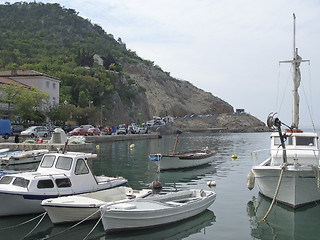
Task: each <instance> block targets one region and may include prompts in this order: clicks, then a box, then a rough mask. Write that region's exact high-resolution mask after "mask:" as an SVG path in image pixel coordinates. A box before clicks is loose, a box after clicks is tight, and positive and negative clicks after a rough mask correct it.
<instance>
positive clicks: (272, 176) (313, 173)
mask: <svg viewBox="0 0 320 240" xmlns="http://www.w3.org/2000/svg"><path fill="white" fill-rule="evenodd" d="M317 168H318V167H317ZM252 171H253V173H254V175H255V181H256V182H257V184H258V187H259V189H260V192H261V193H262V194H263V195H265V196H267V197H269V198H273V197H274V195H275V192H276V189H277V185H278V181H279V177H280V173H281V168H280V166H256V167H253V168H252ZM317 171H319V169H318V170H315V169H314V168H312V167H310V166H299V165H297V166H294V165H290V166H287V167H286V168H285V171H284V173H283V176H282V180H281V183H280V187H279V191H278V194H277V197H276V200H277V201H278V202H281V203H283V204H285V205H288V206H290V207H292V208H298V207H301V206H303V205H306V204H308V203H311V202H315V201H319V200H320V190H319V189H318V183H317V181H319V179H318V177H317Z"/></svg>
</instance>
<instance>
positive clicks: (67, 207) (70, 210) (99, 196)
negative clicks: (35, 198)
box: [41, 187, 152, 224]
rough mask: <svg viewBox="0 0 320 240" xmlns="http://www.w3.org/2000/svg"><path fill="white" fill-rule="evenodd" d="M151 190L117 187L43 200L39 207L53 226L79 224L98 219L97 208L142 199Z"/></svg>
mask: <svg viewBox="0 0 320 240" xmlns="http://www.w3.org/2000/svg"><path fill="white" fill-rule="evenodd" d="M151 193H152V190H149V189H143V190H133V189H132V188H129V187H117V188H112V189H107V190H103V191H98V192H91V193H85V194H79V195H74V196H67V197H58V198H50V199H46V200H43V201H42V203H41V205H42V207H44V209H45V210H46V212H47V213H48V215H49V217H50V220H51V221H52V223H53V224H60V223H65V222H80V221H82V220H92V219H98V218H99V217H100V212H99V207H100V206H102V205H105V204H107V203H110V202H121V201H122V200H128V199H134V198H144V197H146V196H149V195H150V194H151Z"/></svg>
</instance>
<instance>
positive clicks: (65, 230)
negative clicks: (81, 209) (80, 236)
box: [44, 210, 100, 239]
mask: <svg viewBox="0 0 320 240" xmlns="http://www.w3.org/2000/svg"><path fill="white" fill-rule="evenodd" d="M99 211H100V210H97V211H95V212H94V213H92V214H90V215H89V216H88V217H86V218H84V219H82V220H81V221H80V222H78V223H76V224H74V225H72V226H71V227H69V228H67V229H64V230H62V231H61V232H58V233H56V234H54V235H52V236H48V237H47V238H44V239H50V238H53V237H56V236H57V235H60V234H62V233H64V232H67V231H69V230H71V229H72V228H75V227H76V226H78V225H79V224H81V223H83V222H84V221H86V220H88V219H89V218H90V217H92V216H93V215H94V214H96V213H98V212H99Z"/></svg>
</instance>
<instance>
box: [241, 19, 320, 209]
mask: <svg viewBox="0 0 320 240" xmlns="http://www.w3.org/2000/svg"><path fill="white" fill-rule="evenodd" d="M295 19H296V17H295V14H293V33H294V34H293V35H294V36H293V49H294V52H293V59H292V60H290V61H281V62H285V63H291V64H292V65H293V90H292V92H293V104H292V125H291V126H288V125H286V124H284V123H283V122H281V121H280V119H279V118H277V117H275V114H270V115H269V117H268V120H267V125H268V126H269V127H270V128H274V129H275V130H277V131H276V132H273V133H272V134H271V149H270V152H269V157H268V158H267V159H266V160H265V161H263V162H262V163H261V164H259V161H258V158H259V156H261V152H262V151H263V150H260V151H255V152H253V153H252V158H253V167H252V169H251V172H250V173H249V175H248V182H247V185H248V188H249V189H250V188H251V189H252V188H253V186H254V182H256V183H257V185H258V187H259V190H260V192H261V193H262V194H263V195H265V196H267V197H269V198H271V199H273V202H272V203H274V202H281V203H283V204H285V205H288V206H290V207H292V208H294V209H296V208H299V207H301V206H303V205H306V204H308V203H312V202H316V201H319V200H320V181H319V147H318V136H317V134H316V133H314V132H304V131H302V130H301V129H299V94H298V88H299V85H300V81H301V74H300V69H299V67H300V64H301V63H302V62H307V61H309V60H302V58H301V57H300V56H299V55H298V49H296V48H295ZM283 126H285V127H287V129H285V131H283V130H282V129H281V127H283ZM268 151H269V150H268Z"/></svg>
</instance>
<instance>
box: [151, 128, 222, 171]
mask: <svg viewBox="0 0 320 240" xmlns="http://www.w3.org/2000/svg"><path fill="white" fill-rule="evenodd" d="M180 133H181V132H177V136H176V142H175V145H174V148H173V153H172V154H161V153H156V154H150V155H149V159H150V160H151V161H154V162H156V163H157V164H158V172H160V171H165V170H176V169H184V168H194V167H199V166H203V165H206V164H209V163H211V162H212V161H213V159H214V154H215V153H216V151H214V150H210V149H207V148H206V149H196V150H191V151H186V152H179V153H176V148H177V143H178V137H179V134H180Z"/></svg>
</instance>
